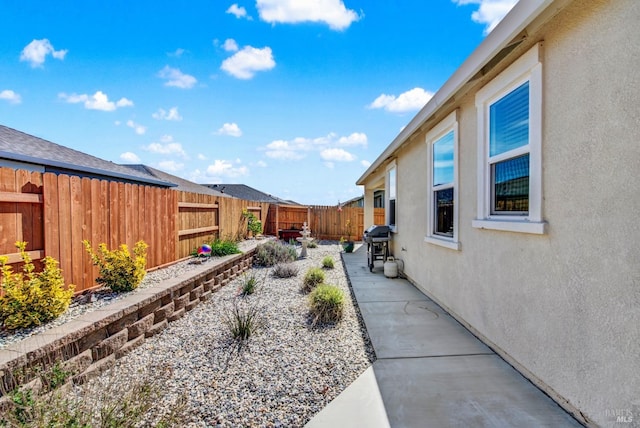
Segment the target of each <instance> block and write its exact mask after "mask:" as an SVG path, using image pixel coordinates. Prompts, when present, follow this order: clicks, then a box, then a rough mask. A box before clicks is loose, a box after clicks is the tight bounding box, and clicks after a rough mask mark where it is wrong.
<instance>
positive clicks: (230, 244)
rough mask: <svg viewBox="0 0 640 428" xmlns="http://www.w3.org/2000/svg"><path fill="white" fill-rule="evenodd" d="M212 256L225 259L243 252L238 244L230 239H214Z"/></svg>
mask: <svg viewBox="0 0 640 428" xmlns="http://www.w3.org/2000/svg"><path fill="white" fill-rule="evenodd" d="M210 246H211V256H212V257H223V256H228V255H230V254H239V253H241V252H242V251H240V249H239V248H238V244H237V243H236V242H235V241H232V240H230V239H219V238H216V239H214V240H213V241H212V242H211V244H210Z"/></svg>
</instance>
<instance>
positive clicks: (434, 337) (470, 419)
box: [306, 247, 581, 428]
mask: <svg viewBox="0 0 640 428" xmlns="http://www.w3.org/2000/svg"><path fill="white" fill-rule="evenodd" d="M343 260H344V263H345V266H346V270H347V275H348V277H349V280H350V281H351V286H352V287H353V290H354V293H355V296H356V299H357V301H358V306H359V307H360V311H361V312H362V316H363V318H364V322H365V325H366V328H367V331H368V333H369V337H370V338H371V342H372V343H373V348H374V350H375V353H376V356H377V360H376V361H375V362H374V363H373V365H372V367H370V368H369V369H368V370H367V371H366V372H365V373H363V374H362V375H361V376H360V377H359V378H358V379H357V380H356V381H355V382H354V383H353V384H352V385H350V386H349V387H348V388H347V389H346V390H345V391H344V392H343V393H342V394H340V395H339V396H338V397H337V398H336V399H334V400H333V401H332V402H331V403H329V405H328V406H327V407H326V408H325V409H323V410H322V411H321V412H320V413H318V414H317V415H316V416H315V417H314V418H313V419H312V420H311V421H309V423H308V424H307V425H306V427H307V428H321V427H341V428H345V427H367V428H375V427H389V426H391V427H394V428H396V427H398V428H399V427H407V428H408V427H420V428H428V427H437V428H440V427H515V426H517V427H554V428H558V427H580V426H581V425H580V424H579V423H578V422H577V421H576V420H575V419H573V418H572V417H571V416H570V415H569V414H568V413H566V412H565V411H564V410H563V409H562V408H561V407H560V406H558V405H557V404H556V403H555V402H554V401H553V400H551V399H550V398H549V397H548V396H546V395H545V394H544V393H543V392H541V391H540V390H539V389H538V388H536V387H535V386H534V385H533V384H531V383H530V382H529V381H528V380H527V379H525V378H524V377H523V376H522V375H520V373H518V372H517V371H516V370H515V369H513V368H512V367H511V366H510V365H509V364H507V363H506V362H505V361H504V360H502V359H501V358H500V357H499V356H498V355H496V354H495V353H494V352H493V351H492V350H491V349H489V348H488V347H486V346H485V345H484V344H483V343H482V342H480V341H479V340H478V339H477V338H476V337H475V336H473V335H472V334H471V333H470V332H469V331H468V330H466V329H465V328H464V327H463V326H462V325H461V324H460V323H458V322H457V321H456V320H455V319H453V318H452V317H451V316H450V315H448V314H447V313H446V312H444V311H443V310H442V309H441V308H440V307H439V306H438V305H436V304H435V303H434V302H433V301H432V300H430V299H429V298H427V297H426V296H425V295H424V294H422V293H421V292H420V291H419V290H417V289H416V288H415V287H414V286H413V285H412V284H411V283H409V282H408V281H406V280H403V279H389V278H386V277H385V276H384V275H383V272H382V268H377V269H374V271H373V273H370V272H369V269H368V267H367V263H366V248H365V247H361V248H360V249H359V250H357V251H356V252H354V253H352V254H344V255H343Z"/></svg>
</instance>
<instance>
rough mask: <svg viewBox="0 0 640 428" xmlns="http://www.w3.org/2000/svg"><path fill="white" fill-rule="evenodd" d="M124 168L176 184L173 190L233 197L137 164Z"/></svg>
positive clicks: (127, 165)
mask: <svg viewBox="0 0 640 428" xmlns="http://www.w3.org/2000/svg"><path fill="white" fill-rule="evenodd" d="M123 166H126V167H127V168H131V169H133V170H135V171H139V172H142V173H145V174H149V175H152V176H154V177H156V178H158V179H159V180H163V181H168V182H171V183H174V184H175V185H176V186H175V187H174V188H173V190H181V191H184V192H191V193H200V194H203V195H213V196H221V197H225V198H228V197H231V196H230V195H225V194H223V193H222V192H218V191H217V190H214V189H212V188H210V187H207V186H206V185H204V184H198V183H194V182H193V181H189V180H185V179H184V178H180V177H177V176H175V175H171V174H169V173H166V172H164V171H160V170H159V169H155V168H152V167H150V166H148V165H142V164H135V165H129V164H125V165H123Z"/></svg>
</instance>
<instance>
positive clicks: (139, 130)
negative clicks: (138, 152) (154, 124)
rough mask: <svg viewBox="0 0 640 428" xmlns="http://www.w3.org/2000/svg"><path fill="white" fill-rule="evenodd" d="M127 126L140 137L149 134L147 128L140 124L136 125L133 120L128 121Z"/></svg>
mask: <svg viewBox="0 0 640 428" xmlns="http://www.w3.org/2000/svg"><path fill="white" fill-rule="evenodd" d="M127 126H128V127H129V128H132V129H133V130H134V131H135V132H136V134H138V135H144V133H145V132H147V127H146V126H142V125H140V124H139V123H135V122H134V121H133V120H128V121H127Z"/></svg>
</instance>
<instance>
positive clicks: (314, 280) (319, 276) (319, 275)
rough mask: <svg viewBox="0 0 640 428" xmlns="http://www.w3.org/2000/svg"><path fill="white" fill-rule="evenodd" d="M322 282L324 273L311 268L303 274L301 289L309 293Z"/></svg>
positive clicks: (318, 269)
mask: <svg viewBox="0 0 640 428" xmlns="http://www.w3.org/2000/svg"><path fill="white" fill-rule="evenodd" d="M323 282H324V272H323V271H322V269H320V268H317V267H313V268H310V269H309V270H308V271H307V273H305V274H304V279H303V281H302V289H303V290H304V291H311V290H313V289H314V288H316V286H318V284H322V283H323Z"/></svg>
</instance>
